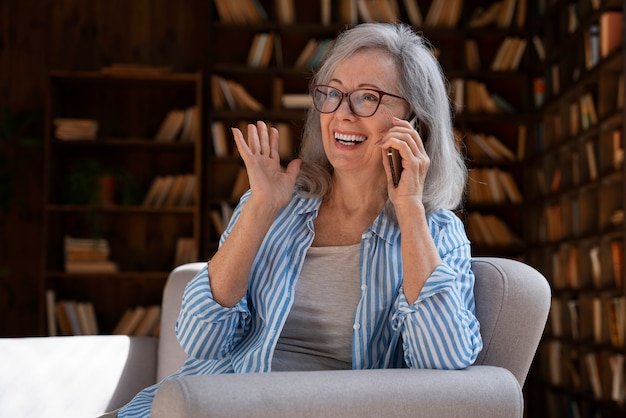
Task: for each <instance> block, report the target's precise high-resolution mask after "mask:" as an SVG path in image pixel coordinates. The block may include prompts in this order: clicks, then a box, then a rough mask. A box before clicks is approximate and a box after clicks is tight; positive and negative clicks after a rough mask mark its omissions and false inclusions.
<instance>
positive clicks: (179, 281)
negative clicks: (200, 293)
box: [156, 263, 205, 382]
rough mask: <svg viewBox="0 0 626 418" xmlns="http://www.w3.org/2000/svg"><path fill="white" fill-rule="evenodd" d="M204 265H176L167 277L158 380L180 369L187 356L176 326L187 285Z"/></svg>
mask: <svg viewBox="0 0 626 418" xmlns="http://www.w3.org/2000/svg"><path fill="white" fill-rule="evenodd" d="M204 265H205V263H189V264H183V265H182V266H178V267H176V268H175V269H174V270H173V271H172V272H171V273H170V276H169V278H168V279H167V283H166V284H165V289H163V304H162V306H161V331H160V333H159V348H158V350H159V351H158V352H159V354H158V356H157V373H156V378H157V382H158V381H160V380H161V379H163V378H164V377H166V376H168V375H170V374H172V373H174V372H175V371H176V370H178V369H179V368H180V367H181V366H182V365H183V363H184V362H185V359H186V358H187V355H186V354H185V351H184V350H183V349H182V347H181V346H180V344H179V343H178V339H177V338H176V333H175V331H174V328H175V326H176V320H177V319H178V313H179V312H180V305H181V301H182V298H183V292H184V291H185V286H186V285H187V283H188V282H189V281H190V280H191V279H193V277H194V276H195V275H196V273H198V271H200V269H202V267H203V266H204Z"/></svg>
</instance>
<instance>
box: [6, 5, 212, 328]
mask: <svg viewBox="0 0 626 418" xmlns="http://www.w3.org/2000/svg"><path fill="white" fill-rule="evenodd" d="M210 5H211V3H210V2H207V1H201V0H185V1H177V2H171V1H167V0H156V1H131V2H128V1H122V0H113V1H110V0H94V1H81V0H67V1H62V2H59V1H52V0H3V1H2V2H1V3H0V107H2V108H4V107H6V106H8V107H9V108H10V109H11V110H12V111H13V112H22V111H24V112H28V113H37V114H39V115H43V112H44V106H45V97H46V86H47V81H48V77H47V73H48V70H49V69H52V68H54V69H81V70H90V69H98V68H100V67H101V66H106V65H110V64H112V63H117V62H132V63H137V64H151V65H171V66H174V70H176V71H194V70H198V69H202V68H205V67H206V66H207V63H206V60H207V54H206V50H207V43H208V42H209V39H208V37H207V30H206V20H205V19H198V16H207V15H208V11H207V9H208V7H210ZM34 129H35V134H36V136H37V137H38V138H39V139H40V140H41V141H42V142H43V137H44V128H43V119H42V118H41V119H40V121H39V123H38V124H37V125H35V126H34ZM0 147H2V148H0V149H2V152H5V151H4V150H5V149H6V152H7V153H8V155H9V157H10V160H11V161H14V162H15V161H20V162H21V163H22V164H21V165H20V167H19V170H17V171H15V173H16V175H14V176H13V185H14V189H15V190H16V193H17V195H16V198H15V199H13V200H12V202H11V207H12V210H11V211H10V212H8V213H4V212H0V317H1V318H3V320H2V321H1V322H0V335H1V336H22V335H35V334H40V333H42V331H43V330H41V329H40V323H41V321H40V319H41V318H40V315H41V302H42V301H40V298H39V295H38V291H37V290H36V289H37V286H38V282H39V280H40V276H41V270H42V268H43V266H42V265H41V260H42V243H41V236H42V231H41V228H42V213H41V208H42V204H43V196H42V195H43V189H42V187H43V181H42V179H43V176H44V173H43V151H42V149H33V148H30V147H25V146H19V145H11V146H8V147H7V146H6V145H5V143H0Z"/></svg>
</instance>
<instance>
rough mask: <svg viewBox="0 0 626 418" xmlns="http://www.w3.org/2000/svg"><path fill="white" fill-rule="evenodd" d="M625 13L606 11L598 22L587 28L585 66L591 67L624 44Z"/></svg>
mask: <svg viewBox="0 0 626 418" xmlns="http://www.w3.org/2000/svg"><path fill="white" fill-rule="evenodd" d="M623 17H624V13H623V12H621V11H605V12H602V14H601V15H600V19H599V21H598V22H597V23H593V24H591V25H590V26H589V28H587V30H585V36H584V41H585V42H584V46H585V67H586V68H587V69H591V68H593V67H595V66H596V65H597V64H598V63H599V62H600V61H601V60H602V59H604V58H606V57H608V56H609V55H610V54H611V53H612V52H613V51H615V50H616V49H618V48H619V47H620V45H621V44H622V34H623V30H624V23H623Z"/></svg>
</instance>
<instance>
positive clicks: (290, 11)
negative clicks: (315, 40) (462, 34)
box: [215, 0, 526, 28]
mask: <svg viewBox="0 0 626 418" xmlns="http://www.w3.org/2000/svg"><path fill="white" fill-rule="evenodd" d="M338 3H339V4H337V5H335V9H333V1H332V0H320V16H321V22H320V23H322V24H323V25H328V24H330V23H331V22H332V21H333V20H337V21H339V22H340V23H344V24H351V25H354V24H356V23H358V21H359V20H360V21H363V22H397V21H401V20H405V19H404V18H403V17H404V16H406V20H407V21H409V22H410V23H411V24H412V25H414V26H417V27H422V26H427V27H448V28H450V27H456V26H457V25H458V23H459V21H460V18H461V15H462V12H463V7H464V1H463V0H434V1H432V2H431V4H430V6H429V7H428V9H427V10H426V9H424V10H422V9H421V8H420V4H419V1H418V0H403V1H402V2H399V1H398V0H340V1H339V2H338ZM275 6H276V7H275V9H276V19H277V21H278V22H279V23H282V24H295V23H297V20H298V17H297V15H298V12H297V8H296V2H295V0H275ZM215 7H216V10H217V14H218V17H219V19H220V21H221V22H223V23H228V24H236V25H245V24H251V23H261V22H263V21H267V20H269V14H268V12H267V11H266V10H265V8H264V7H263V5H262V4H261V3H260V2H259V1H256V0H243V1H241V2H237V3H235V2H232V1H229V0H215ZM333 13H336V14H337V18H336V19H333ZM525 23H526V0H502V1H497V2H493V3H492V4H491V5H490V6H489V7H487V8H482V7H478V8H476V9H475V10H474V11H473V13H471V18H470V21H469V25H470V27H485V26H496V27H502V28H508V27H511V26H514V25H515V26H516V27H519V28H522V27H524V25H525Z"/></svg>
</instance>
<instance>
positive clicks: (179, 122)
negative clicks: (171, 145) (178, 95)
mask: <svg viewBox="0 0 626 418" xmlns="http://www.w3.org/2000/svg"><path fill="white" fill-rule="evenodd" d="M184 121H185V110H181V109H173V110H170V111H169V112H168V113H167V115H166V116H165V118H164V119H163V122H161V126H160V127H159V129H158V131H157V133H156V135H155V136H154V140H155V141H157V142H174V141H175V140H176V138H177V137H178V135H179V134H180V132H181V130H182V128H183V123H184Z"/></svg>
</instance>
